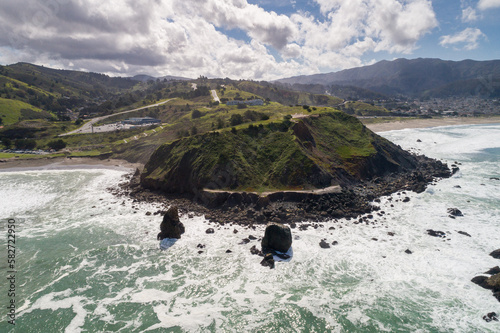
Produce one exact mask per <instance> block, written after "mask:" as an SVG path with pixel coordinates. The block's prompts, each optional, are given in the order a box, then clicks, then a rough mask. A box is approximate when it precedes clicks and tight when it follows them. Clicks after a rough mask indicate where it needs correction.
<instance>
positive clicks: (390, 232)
mask: <svg viewBox="0 0 500 333" xmlns="http://www.w3.org/2000/svg"><path fill="white" fill-rule="evenodd" d="M387 234H388V235H389V236H394V235H395V234H396V233H395V232H392V231H389V232H388V233H387Z"/></svg>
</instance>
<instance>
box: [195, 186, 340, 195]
mask: <svg viewBox="0 0 500 333" xmlns="http://www.w3.org/2000/svg"><path fill="white" fill-rule="evenodd" d="M203 191H205V192H208V193H252V194H257V195H259V196H261V197H266V196H268V195H270V194H274V193H305V194H317V195H321V194H328V193H340V192H342V187H341V186H340V185H334V186H329V187H325V188H319V189H315V190H296V191H293V190H290V191H268V192H248V191H225V190H210V189H203Z"/></svg>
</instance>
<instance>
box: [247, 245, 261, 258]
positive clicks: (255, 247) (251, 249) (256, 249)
mask: <svg viewBox="0 0 500 333" xmlns="http://www.w3.org/2000/svg"><path fill="white" fill-rule="evenodd" d="M250 253H251V254H253V255H258V256H261V257H263V256H264V253H262V251H261V250H259V249H258V248H257V246H255V245H254V246H252V247H251V248H250Z"/></svg>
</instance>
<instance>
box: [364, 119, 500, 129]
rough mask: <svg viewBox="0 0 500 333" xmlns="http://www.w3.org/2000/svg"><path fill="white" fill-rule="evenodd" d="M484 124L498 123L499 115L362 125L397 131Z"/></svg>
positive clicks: (499, 121) (369, 127) (408, 120)
mask: <svg viewBox="0 0 500 333" xmlns="http://www.w3.org/2000/svg"><path fill="white" fill-rule="evenodd" d="M360 120H361V119H360ZM484 124H500V116H493V117H488V118H483V117H474V118H469V117H456V118H429V119H405V120H398V121H388V122H381V123H374V124H364V125H365V126H366V127H367V128H368V129H370V130H372V131H373V132H375V133H380V132H388V131H399V130H404V129H418V128H432V127H445V126H465V125H484Z"/></svg>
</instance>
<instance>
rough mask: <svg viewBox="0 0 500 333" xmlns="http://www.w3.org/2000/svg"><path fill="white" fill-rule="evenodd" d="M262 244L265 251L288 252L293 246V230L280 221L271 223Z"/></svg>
mask: <svg viewBox="0 0 500 333" xmlns="http://www.w3.org/2000/svg"><path fill="white" fill-rule="evenodd" d="M261 245H262V251H263V252H264V253H268V252H269V251H271V252H272V251H279V252H287V251H288V249H290V247H291V246H292V232H291V231H290V227H288V226H285V225H283V224H280V223H274V222H271V223H269V224H268V225H267V227H266V231H265V233H264V238H262V243H261Z"/></svg>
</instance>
